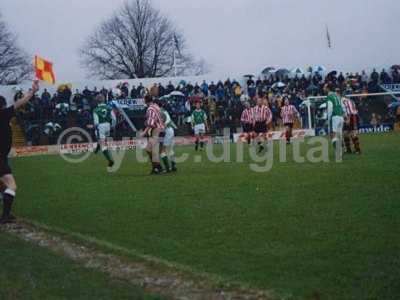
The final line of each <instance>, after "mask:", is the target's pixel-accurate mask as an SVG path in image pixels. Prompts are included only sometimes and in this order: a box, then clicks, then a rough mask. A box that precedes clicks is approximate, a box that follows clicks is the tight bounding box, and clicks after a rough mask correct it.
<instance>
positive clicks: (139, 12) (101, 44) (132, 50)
mask: <svg viewBox="0 0 400 300" xmlns="http://www.w3.org/2000/svg"><path fill="white" fill-rule="evenodd" d="M80 54H81V59H82V65H83V67H84V68H85V69H86V70H87V71H88V74H89V76H93V77H99V78H103V79H122V78H145V77H164V76H169V75H173V73H174V69H175V68H174V66H178V67H177V68H176V69H177V70H178V74H177V75H182V74H184V73H185V72H187V71H189V70H190V69H191V68H192V67H193V64H194V59H193V57H192V55H190V54H189V53H188V50H187V46H186V42H185V38H184V36H183V34H182V33H180V32H178V30H177V28H176V27H175V26H174V24H173V23H172V22H171V20H169V19H168V18H167V17H165V16H163V15H162V14H161V13H160V11H158V10H157V9H155V8H154V7H153V6H152V4H151V2H150V0H131V1H130V2H126V3H125V4H124V5H123V6H122V7H121V8H120V9H119V10H118V11H117V12H116V13H115V14H114V15H113V16H112V17H111V18H110V19H108V20H106V21H105V22H103V23H102V24H101V25H100V26H99V27H98V28H97V30H96V31H95V32H94V33H93V34H92V35H91V36H89V37H88V39H87V40H86V42H85V43H84V45H83V47H82V48H81V50H80ZM174 58H175V63H174Z"/></svg>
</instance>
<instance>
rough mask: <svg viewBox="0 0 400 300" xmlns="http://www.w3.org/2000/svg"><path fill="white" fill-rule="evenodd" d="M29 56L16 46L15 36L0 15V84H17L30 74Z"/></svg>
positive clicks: (30, 63)
mask: <svg viewBox="0 0 400 300" xmlns="http://www.w3.org/2000/svg"><path fill="white" fill-rule="evenodd" d="M32 69H33V67H32V62H30V60H29V56H28V55H27V54H26V53H25V52H24V51H23V50H22V49H21V48H20V47H19V46H18V44H17V37H16V35H15V34H13V33H12V32H11V31H10V30H9V29H8V28H7V25H6V23H5V22H4V21H3V20H2V19H1V15H0V84H17V83H19V82H21V81H22V80H24V79H28V78H29V77H30V76H31V74H32Z"/></svg>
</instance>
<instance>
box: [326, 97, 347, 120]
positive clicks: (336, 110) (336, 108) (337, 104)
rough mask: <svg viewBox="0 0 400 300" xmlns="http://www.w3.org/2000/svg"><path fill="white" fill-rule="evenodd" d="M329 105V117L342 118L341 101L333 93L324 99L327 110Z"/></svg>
mask: <svg viewBox="0 0 400 300" xmlns="http://www.w3.org/2000/svg"><path fill="white" fill-rule="evenodd" d="M329 103H330V104H331V105H332V114H331V117H336V116H339V117H343V115H344V111H343V106H342V101H341V100H340V98H339V96H338V95H337V94H336V93H334V92H330V93H329V94H328V96H327V97H326V104H327V108H328V107H329Z"/></svg>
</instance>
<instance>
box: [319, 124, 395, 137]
mask: <svg viewBox="0 0 400 300" xmlns="http://www.w3.org/2000/svg"><path fill="white" fill-rule="evenodd" d="M392 130H393V125H392V124H382V125H379V126H372V125H360V126H359V127H358V133H359V134H363V133H385V132H389V131H392ZM328 133H329V130H328V127H324V128H322V127H319V128H315V135H317V136H322V135H327V134H328Z"/></svg>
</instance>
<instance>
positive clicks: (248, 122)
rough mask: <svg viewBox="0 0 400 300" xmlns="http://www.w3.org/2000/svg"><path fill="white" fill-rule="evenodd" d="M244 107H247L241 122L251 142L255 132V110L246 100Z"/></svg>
mask: <svg viewBox="0 0 400 300" xmlns="http://www.w3.org/2000/svg"><path fill="white" fill-rule="evenodd" d="M244 107H245V108H244V110H243V112H242V115H241V117H240V122H241V123H242V127H243V132H244V133H245V134H246V135H247V137H246V138H247V143H248V144H250V142H251V136H252V132H253V123H254V112H253V109H252V108H251V106H250V103H249V102H246V103H245V104H244Z"/></svg>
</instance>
